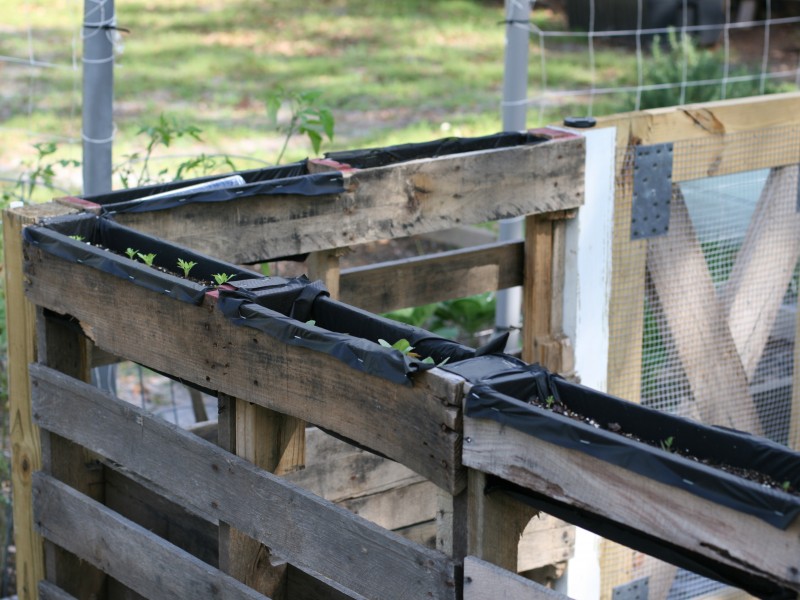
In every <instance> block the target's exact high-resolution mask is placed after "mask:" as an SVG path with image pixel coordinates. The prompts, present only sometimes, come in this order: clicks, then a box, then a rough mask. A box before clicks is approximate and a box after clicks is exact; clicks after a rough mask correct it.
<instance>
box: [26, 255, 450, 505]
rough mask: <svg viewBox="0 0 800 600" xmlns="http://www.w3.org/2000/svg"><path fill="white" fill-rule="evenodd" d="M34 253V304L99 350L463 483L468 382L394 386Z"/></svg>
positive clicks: (207, 312) (212, 311)
mask: <svg viewBox="0 0 800 600" xmlns="http://www.w3.org/2000/svg"><path fill="white" fill-rule="evenodd" d="M28 256H29V259H30V260H29V263H28V268H29V270H28V276H29V282H30V283H29V287H28V293H29V295H30V297H31V298H32V299H33V300H34V301H35V302H36V303H37V304H40V305H43V306H47V307H48V308H51V309H53V310H55V311H56V312H59V313H64V314H71V315H73V316H75V317H76V318H77V319H79V321H80V322H81V325H82V327H83V328H84V330H85V331H86V332H87V333H88V334H89V336H90V337H91V338H92V339H93V341H94V342H95V343H96V344H97V345H98V346H100V347H101V348H105V349H106V350H108V351H111V352H113V353H115V354H118V355H120V356H124V357H125V358H128V359H130V360H133V361H135V362H138V363H140V364H145V365H147V366H148V367H151V368H153V369H156V370H158V371H161V372H165V373H173V374H175V375H177V376H179V377H180V378H182V379H183V380H186V381H188V382H193V383H196V384H199V385H202V386H205V387H208V388H211V389H216V390H219V391H222V392H224V393H226V394H229V395H231V396H234V397H236V398H241V399H243V400H246V401H248V402H253V403H256V404H259V405H261V406H264V407H266V408H269V409H272V410H276V411H279V412H281V413H284V414H288V415H290V416H293V417H296V418H298V419H300V420H303V421H306V422H311V423H315V424H318V425H320V426H321V427H324V428H326V429H330V430H332V431H336V432H337V433H339V434H340V435H343V436H345V437H347V438H349V439H353V440H355V441H356V442H359V443H361V444H364V445H366V446H367V447H371V448H374V449H375V450H377V451H378V452H381V453H382V454H384V455H386V456H389V457H390V458H392V459H395V460H397V461H399V462H401V463H403V464H405V465H406V466H408V467H409V468H411V469H413V470H414V471H416V472H417V473H419V474H421V475H423V476H424V477H426V478H428V479H430V480H432V481H433V482H434V483H436V484H437V485H439V486H441V487H442V488H443V489H448V490H459V489H462V488H463V486H464V485H465V481H464V470H463V469H462V468H461V467H460V461H461V457H460V443H461V435H460V432H459V419H460V413H461V410H460V401H461V394H462V386H463V380H462V379H461V378H459V377H456V376H454V375H449V374H447V373H445V372H443V371H440V370H438V369H434V370H432V371H428V372H426V373H421V374H418V375H415V376H414V381H413V383H414V385H413V387H410V386H404V385H398V384H394V383H391V382H388V381H386V380H384V379H381V378H379V377H375V376H372V375H368V374H365V373H361V372H359V371H355V370H353V369H350V368H348V367H346V366H345V365H343V364H342V363H341V362H340V361H338V360H336V359H335V358H334V357H332V356H329V355H327V354H324V353H321V352H314V351H312V350H308V349H305V348H299V347H295V346H289V345H286V344H282V343H279V342H276V341H275V340H274V339H273V338H271V337H269V336H268V335H266V334H262V333H261V332H259V331H257V330H254V329H250V328H247V327H239V326H236V325H233V324H231V323H230V321H228V320H227V319H226V318H225V317H224V316H223V315H222V314H221V312H220V311H219V310H217V309H216V308H215V307H214V305H213V303H212V301H211V299H208V298H207V301H206V304H204V305H203V306H194V305H189V304H186V303H183V302H177V301H174V300H171V299H169V298H166V297H163V296H159V295H158V294H155V293H152V292H149V291H147V290H145V289H143V288H140V287H138V286H134V285H129V284H127V283H126V282H125V281H123V280H121V279H118V278H116V277H113V276H111V275H108V274H106V273H103V272H100V271H97V270H95V269H91V268H84V267H81V266H79V265H75V264H72V263H68V262H66V261H63V260H60V259H58V258H54V257H52V256H49V255H45V254H43V253H42V252H40V251H39V250H38V249H36V248H29V249H28ZM187 348H191V352H190V353H187V351H186V349H187ZM254 365H257V367H254ZM272 390H281V393H280V394H273V393H269V392H270V391H272Z"/></svg>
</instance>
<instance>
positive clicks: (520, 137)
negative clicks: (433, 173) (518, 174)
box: [325, 132, 550, 169]
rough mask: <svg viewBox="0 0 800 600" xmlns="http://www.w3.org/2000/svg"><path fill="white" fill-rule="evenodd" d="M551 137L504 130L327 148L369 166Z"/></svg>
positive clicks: (339, 156)
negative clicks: (337, 149) (395, 143)
mask: <svg viewBox="0 0 800 600" xmlns="http://www.w3.org/2000/svg"><path fill="white" fill-rule="evenodd" d="M549 139H550V138H549V137H548V136H546V135H540V134H535V133H530V132H505V133H495V134H493V135H486V136H482V137H474V138H456V137H451V138H443V139H440V140H434V141H432V142H423V143H419V144H401V145H399V146H388V147H383V148H367V149H364V150H347V151H342V152H327V153H326V154H325V158H329V159H331V160H335V161H336V162H339V163H342V164H346V165H349V166H351V167H354V168H356V169H369V168H372V167H384V166H386V165H392V164H395V163H400V162H405V161H409V160H417V159H420V158H437V157H439V156H447V155H450V154H462V153H464V152H477V151H479V150H495V149H499V148H510V147H512V146H524V145H534V144H541V143H542V142H546V141H548V140H549Z"/></svg>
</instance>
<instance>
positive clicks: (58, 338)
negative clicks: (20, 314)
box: [34, 308, 113, 600]
mask: <svg viewBox="0 0 800 600" xmlns="http://www.w3.org/2000/svg"><path fill="white" fill-rule="evenodd" d="M36 328H37V334H38V336H37V338H38V350H39V352H38V354H39V362H40V363H41V364H44V365H47V366H48V367H52V368H54V369H57V370H59V371H61V372H62V373H66V374H67V375H70V376H71V377H75V378H77V379H81V380H83V381H89V380H90V369H91V346H90V344H91V342H90V341H89V340H88V339H87V338H86V337H85V336H84V335H83V334H82V333H81V331H80V329H79V326H78V324H77V323H69V322H68V321H67V320H66V319H65V318H61V317H49V316H47V315H45V313H44V310H43V309H41V308H39V309H37V311H36ZM41 436H42V438H41V439H42V466H43V469H44V470H45V471H46V472H48V473H49V474H50V475H52V476H53V477H55V478H57V479H59V480H60V481H63V482H64V483H66V484H68V485H69V486H70V487H72V488H75V489H76V490H77V491H79V492H81V493H82V494H84V495H86V496H89V497H90V498H92V499H93V500H97V501H98V502H103V501H104V496H105V489H104V478H103V466H102V464H101V463H100V462H99V461H98V460H97V459H96V457H95V456H93V455H92V454H91V453H90V452H89V451H87V450H86V449H85V448H82V447H81V446H78V445H76V444H74V443H72V442H70V441H68V440H66V439H64V438H62V437H59V436H57V435H55V434H49V433H46V432H44V431H42V432H41ZM34 516H35V515H34ZM109 551H110V552H113V549H109ZM45 566H46V576H47V579H48V581H51V582H53V583H55V584H56V585H58V587H59V588H61V589H63V590H64V591H66V592H69V593H71V594H73V595H74V596H75V597H77V598H97V599H98V600H99V599H102V598H106V597H107V595H108V589H107V585H108V581H107V578H106V576H105V573H103V572H102V571H100V570H98V569H96V568H94V567H93V566H91V565H90V564H89V563H87V562H84V561H82V560H80V559H79V558H77V557H76V556H74V555H73V554H71V553H69V552H67V551H66V550H63V549H61V548H59V547H58V546H56V545H55V544H52V543H49V542H48V543H46V544H45Z"/></svg>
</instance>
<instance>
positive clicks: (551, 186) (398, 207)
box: [117, 138, 584, 264]
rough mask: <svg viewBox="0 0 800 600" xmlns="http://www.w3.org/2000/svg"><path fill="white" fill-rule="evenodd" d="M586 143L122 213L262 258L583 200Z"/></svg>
mask: <svg viewBox="0 0 800 600" xmlns="http://www.w3.org/2000/svg"><path fill="white" fill-rule="evenodd" d="M583 153H584V141H583V139H581V138H571V139H556V140H552V141H549V142H545V143H543V144H538V145H535V146H519V147H514V148H504V149H498V150H487V151H481V152H472V153H466V154H459V155H451V156H443V157H439V158H433V159H424V160H416V161H410V162H406V163H400V164H397V165H391V166H387V167H379V168H374V169H365V170H363V171H358V172H354V173H352V174H350V175H347V176H345V184H346V187H347V191H346V192H345V193H343V194H339V195H337V196H322V197H312V198H309V197H301V196H284V197H277V196H273V197H253V198H246V199H242V200H234V201H230V202H225V203H221V204H214V205H208V204H203V205H186V206H182V207H180V208H176V209H173V210H170V211H159V212H153V213H138V214H120V215H118V216H117V220H118V221H119V222H121V223H122V224H124V225H128V226H130V227H133V228H135V229H138V230H140V231H143V232H146V233H149V234H152V235H155V236H157V237H161V238H164V239H168V240H171V241H174V242H177V243H179V244H183V245H185V246H188V247H190V248H194V249H197V250H200V251H202V252H204V253H206V254H209V255H211V256H214V257H217V258H220V259H222V260H227V261H230V262H233V263H237V264H239V263H250V262H258V261H261V260H266V259H269V258H278V257H281V256H291V255H295V254H302V253H305V252H313V251H317V250H326V249H330V248H339V247H343V246H348V245H353V244H360V243H366V242H372V241H377V240H385V239H391V238H395V237H403V236H407V235H414V234H420V233H428V232H431V231H438V230H441V229H447V228H450V227H456V226H460V225H473V224H477V223H483V222H485V221H495V220H497V219H501V218H510V217H515V216H520V215H526V214H534V213H541V212H551V211H555V210H564V209H571V208H577V207H578V206H579V205H580V204H581V202H582V186H583V175H582V174H583ZM487 198H490V199H491V201H490V202H487ZM265 227H268V228H269V235H265V234H264V231H265Z"/></svg>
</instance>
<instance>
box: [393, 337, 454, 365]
mask: <svg viewBox="0 0 800 600" xmlns="http://www.w3.org/2000/svg"><path fill="white" fill-rule="evenodd" d="M378 343H379V344H380V345H381V346H383V347H384V348H391V349H393V350H398V351H399V352H401V353H402V354H405V355H406V356H408V357H410V358H416V359H417V360H420V359H421V362H422V363H424V364H426V365H436V366H437V367H441V366H442V365H445V364H447V361H448V360H450V358H449V357H448V358H445V359H444V360H443V361H442V362H440V363H438V364H437V363H436V361H435V360H434V359H433V357H432V356H426V357H425V358H424V359H423V358H422V357H421V356H420V355H419V354H417V353H416V352H412V350H414V346H412V345H411V342H409V341H408V340H407V339H406V338H400V339H399V340H397V341H396V342H395V343H394V344H390V343H389V342H387V341H386V340H381V339H379V340H378Z"/></svg>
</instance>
